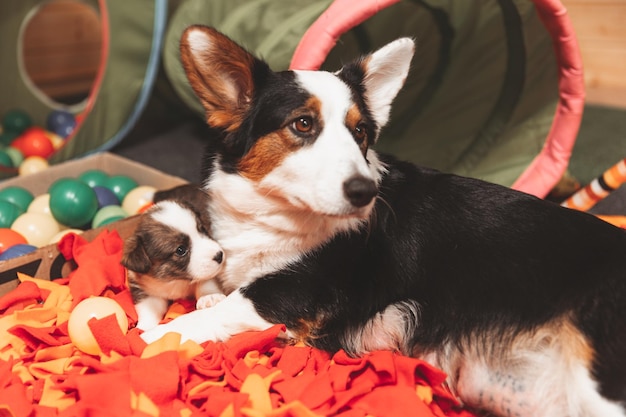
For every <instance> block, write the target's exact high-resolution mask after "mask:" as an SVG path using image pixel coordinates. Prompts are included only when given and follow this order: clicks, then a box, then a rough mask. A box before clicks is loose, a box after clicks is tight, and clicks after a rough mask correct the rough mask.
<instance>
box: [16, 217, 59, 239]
mask: <svg viewBox="0 0 626 417" xmlns="http://www.w3.org/2000/svg"><path fill="white" fill-rule="evenodd" d="M11 229H13V230H15V231H16V232H18V233H19V234H21V235H22V236H24V238H26V241H27V242H28V243H29V244H31V245H34V246H37V247H42V246H45V245H47V244H48V242H50V239H52V236H54V235H56V234H57V233H59V232H60V231H61V230H60V228H59V224H58V223H57V222H56V221H55V220H54V219H53V218H52V217H51V216H47V215H45V214H43V213H28V212H26V213H24V214H22V215H21V216H19V217H18V218H17V219H15V221H14V222H13V224H12V225H11Z"/></svg>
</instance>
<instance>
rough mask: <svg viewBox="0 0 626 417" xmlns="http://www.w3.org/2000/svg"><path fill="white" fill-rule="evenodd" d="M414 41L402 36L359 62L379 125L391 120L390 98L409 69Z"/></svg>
mask: <svg viewBox="0 0 626 417" xmlns="http://www.w3.org/2000/svg"><path fill="white" fill-rule="evenodd" d="M414 52H415V42H413V40H412V39H410V38H400V39H397V40H395V41H393V42H391V43H388V44H387V45H385V46H383V47H382V48H380V49H379V50H377V51H376V52H374V53H372V54H370V55H367V56H366V57H364V58H363V60H362V61H361V62H360V64H359V65H360V66H361V68H362V69H363V72H364V76H363V84H364V87H365V101H366V103H367V105H368V107H369V109H370V111H371V112H372V116H373V117H374V119H375V120H376V123H377V124H378V126H379V127H383V126H384V125H385V124H387V121H388V120H389V112H390V111H391V102H392V101H393V99H394V98H395V97H396V95H397V94H398V92H399V91H400V89H401V88H402V86H403V85H404V81H405V80H406V77H407V75H408V73H409V68H410V66H411V59H412V58H413V53H414Z"/></svg>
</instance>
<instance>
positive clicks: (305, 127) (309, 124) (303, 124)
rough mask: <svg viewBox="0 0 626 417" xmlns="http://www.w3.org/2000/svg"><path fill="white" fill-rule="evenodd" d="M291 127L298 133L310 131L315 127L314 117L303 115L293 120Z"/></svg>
mask: <svg viewBox="0 0 626 417" xmlns="http://www.w3.org/2000/svg"><path fill="white" fill-rule="evenodd" d="M291 128H292V129H293V130H295V131H296V132H298V133H309V132H310V131H311V130H312V129H313V119H312V118H310V117H309V116H301V117H298V118H297V119H295V120H294V121H293V122H291Z"/></svg>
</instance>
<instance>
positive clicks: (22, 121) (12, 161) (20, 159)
mask: <svg viewBox="0 0 626 417" xmlns="http://www.w3.org/2000/svg"><path fill="white" fill-rule="evenodd" d="M1 122H2V126H0V167H4V168H7V169H17V172H18V173H19V175H30V174H35V173H37V172H40V171H41V170H43V169H46V168H47V167H48V162H47V161H48V158H49V157H51V156H52V155H53V154H54V153H55V152H56V151H57V150H58V149H60V148H61V147H62V146H63V145H64V144H65V139H66V138H67V137H68V136H70V135H71V134H72V132H73V131H74V129H75V127H76V118H75V117H74V115H73V114H71V113H69V112H67V111H65V110H53V111H52V112H50V114H48V117H47V121H46V129H44V128H43V127H41V126H35V125H33V122H32V119H31V117H30V116H29V115H28V113H26V112H24V111H23V110H20V109H13V110H9V111H7V112H6V113H5V114H4V115H3V116H2V120H1ZM9 149H10V151H9ZM5 153H6V154H8V155H4V154H5ZM7 156H8V157H7ZM31 157H38V158H42V159H43V161H45V163H43V162H42V161H41V160H39V159H36V160H32V159H30V158H31ZM24 165H26V166H24Z"/></svg>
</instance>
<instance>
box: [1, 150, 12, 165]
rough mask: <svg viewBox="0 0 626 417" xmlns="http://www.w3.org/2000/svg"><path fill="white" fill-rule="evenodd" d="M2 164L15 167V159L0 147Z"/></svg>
mask: <svg viewBox="0 0 626 417" xmlns="http://www.w3.org/2000/svg"><path fill="white" fill-rule="evenodd" d="M0 166H3V167H5V168H13V159H11V156H10V155H9V154H8V153H6V151H5V150H4V149H0Z"/></svg>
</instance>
